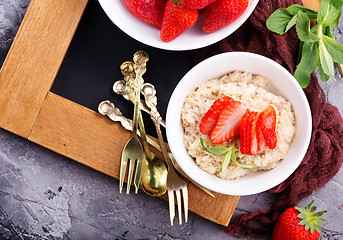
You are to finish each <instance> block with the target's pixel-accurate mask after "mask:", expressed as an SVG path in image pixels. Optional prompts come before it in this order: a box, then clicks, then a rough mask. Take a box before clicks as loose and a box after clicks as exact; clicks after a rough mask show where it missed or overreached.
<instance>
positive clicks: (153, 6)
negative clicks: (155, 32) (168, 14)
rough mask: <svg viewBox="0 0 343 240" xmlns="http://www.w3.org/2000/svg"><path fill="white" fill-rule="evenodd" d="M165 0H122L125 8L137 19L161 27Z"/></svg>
mask: <svg viewBox="0 0 343 240" xmlns="http://www.w3.org/2000/svg"><path fill="white" fill-rule="evenodd" d="M166 2H167V0H124V3H125V5H126V7H127V9H128V10H129V11H130V12H131V13H132V14H133V15H135V16H136V17H137V18H138V19H139V20H141V21H144V22H146V23H147V24H150V25H152V26H154V27H156V28H158V29H161V25H162V18H163V11H164V6H165V5H166Z"/></svg>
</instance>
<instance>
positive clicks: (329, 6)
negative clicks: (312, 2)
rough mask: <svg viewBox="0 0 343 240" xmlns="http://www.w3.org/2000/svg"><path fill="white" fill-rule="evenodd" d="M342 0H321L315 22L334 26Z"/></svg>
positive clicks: (340, 10)
mask: <svg viewBox="0 0 343 240" xmlns="http://www.w3.org/2000/svg"><path fill="white" fill-rule="evenodd" d="M342 5H343V0H321V2H320V6H319V11H318V16H317V22H318V23H319V24H321V25H323V26H332V27H335V26H337V25H338V23H339V19H340V17H341V13H342Z"/></svg>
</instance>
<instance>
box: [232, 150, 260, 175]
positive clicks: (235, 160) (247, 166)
mask: <svg viewBox="0 0 343 240" xmlns="http://www.w3.org/2000/svg"><path fill="white" fill-rule="evenodd" d="M231 159H232V161H233V162H234V163H235V164H236V165H237V166H238V167H241V168H243V169H245V170H248V169H250V168H252V167H255V165H243V164H240V163H238V162H237V159H236V154H235V150H232V156H231Z"/></svg>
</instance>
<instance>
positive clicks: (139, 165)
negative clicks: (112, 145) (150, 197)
mask: <svg viewBox="0 0 343 240" xmlns="http://www.w3.org/2000/svg"><path fill="white" fill-rule="evenodd" d="M142 165H143V161H142V160H141V159H137V164H136V173H135V180H134V182H133V183H134V185H135V193H136V194H137V193H138V188H139V182H140V180H141V173H142Z"/></svg>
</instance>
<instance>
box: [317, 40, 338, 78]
mask: <svg viewBox="0 0 343 240" xmlns="http://www.w3.org/2000/svg"><path fill="white" fill-rule="evenodd" d="M319 60H320V65H321V67H322V68H323V70H324V73H325V74H327V75H329V76H330V77H332V78H333V79H334V74H335V70H334V66H333V60H332V57H331V55H330V54H329V52H328V50H327V49H326V47H325V45H324V43H323V41H320V42H319Z"/></svg>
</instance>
